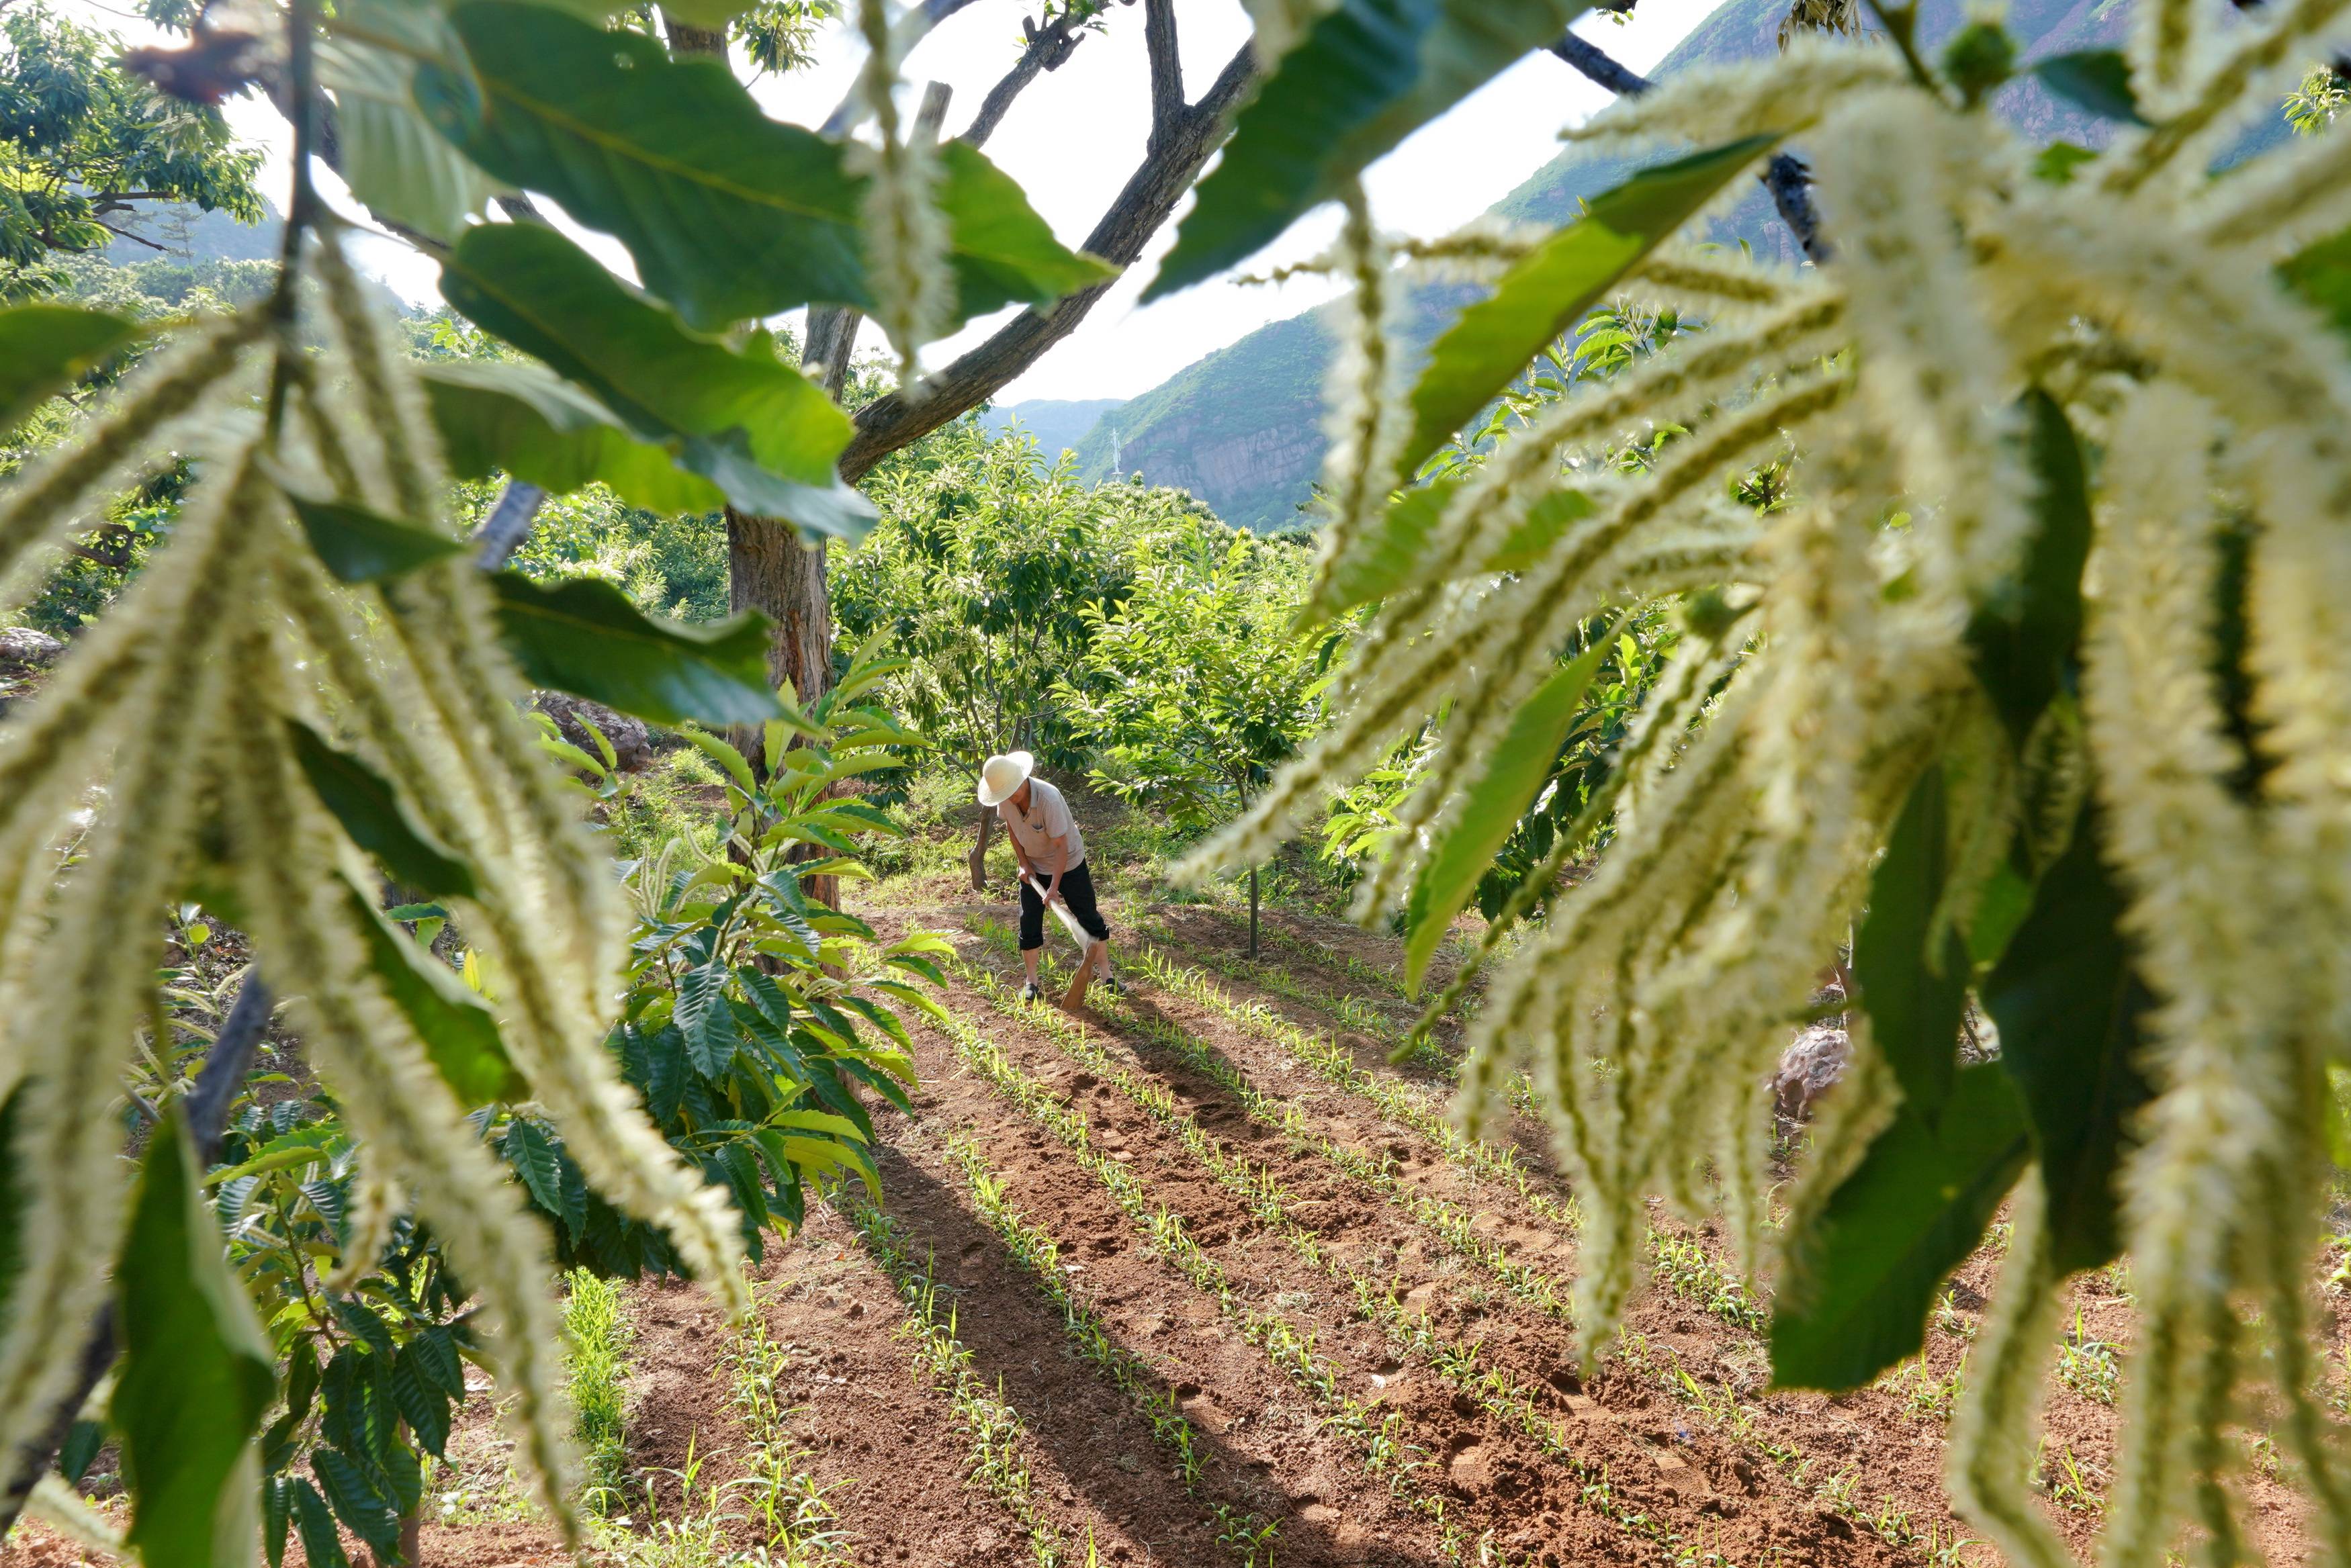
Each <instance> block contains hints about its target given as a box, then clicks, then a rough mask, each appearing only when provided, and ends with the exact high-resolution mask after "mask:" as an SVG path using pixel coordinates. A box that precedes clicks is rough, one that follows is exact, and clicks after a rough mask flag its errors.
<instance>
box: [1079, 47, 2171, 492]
mask: <svg viewBox="0 0 2351 1568" xmlns="http://www.w3.org/2000/svg"><path fill="white" fill-rule="evenodd" d="M2129 4H2130V0H2012V3H2011V5H2010V8H2009V15H2008V26H2009V31H2010V33H2011V35H2012V36H2014V37H2015V38H2016V39H2017V42H2018V45H2019V47H2020V48H2021V49H2022V53H2023V54H2024V56H2025V57H2026V58H2028V59H2030V58H2034V57H2039V56H2042V55H2050V54H2062V53H2065V52H2067V51H2070V50H2074V49H2085V48H2096V47H2111V46H2112V45H2113V44H2115V43H2116V41H2118V40H2119V38H2120V37H2121V36H2122V25H2123V18H2124V16H2126V13H2127V8H2128V5H2129ZM1921 9H1922V11H1923V13H1924V17H1925V20H1924V24H1923V26H1922V29H1921V30H1922V33H1923V34H1924V36H1925V37H1926V39H1927V40H1928V44H1929V45H1930V46H1939V44H1940V42H1941V41H1942V39H1943V38H1944V37H1945V36H1948V35H1949V33H1950V32H1951V31H1952V29H1953V28H1955V27H1956V26H1958V25H1959V21H1960V19H1961V16H1962V11H1963V7H1962V0H1925V3H1924V5H1923V6H1922V7H1921ZM1787 10H1788V0H1724V3H1723V4H1722V5H1719V6H1717V7H1716V9H1715V10H1714V11H1713V13H1712V14H1711V15H1709V16H1708V17H1707V19H1706V20H1705V21H1703V22H1701V23H1699V24H1698V27H1697V28H1696V29H1695V30H1694V31H1693V32H1692V33H1691V34H1690V35H1689V36H1688V37H1687V38H1684V39H1683V40H1682V41H1681V43H1679V44H1678V45H1677V46H1675V47H1674V50H1673V52H1672V53H1670V54H1668V55H1667V57H1666V58H1665V59H1664V60H1663V61H1662V62H1661V63H1660V64H1659V66H1658V67H1657V72H1656V74H1657V75H1659V76H1661V77H1662V76H1670V75H1671V74H1673V73H1674V72H1676V71H1678V70H1684V69H1687V68H1688V67H1691V66H1696V65H1718V64H1727V63H1729V62H1731V61H1735V60H1742V59H1754V58H1759V57H1763V56H1766V55H1769V54H1771V53H1773V52H1774V51H1776V49H1777V48H1778V35H1779V30H1780V19H1781V18H1782V16H1785V15H1787ZM1603 42H1605V40H1604V39H1603ZM1930 53H1931V48H1930ZM1567 68H1568V67H1565V66H1562V67H1560V69H1562V70H1566V69H1567ZM1998 106H1999V109H2000V110H2001V114H2002V115H2003V116H2004V117H2005V118H2007V119H2010V120H2011V121H2012V122H2013V123H2015V124H2016V125H2017V127H2018V128H2019V130H2021V131H2022V133H2023V134H2024V135H2025V137H2026V138H2027V139H2028V140H2032V141H2035V142H2045V141H2049V140H2056V139H2059V138H2063V139H2065V140H2074V141H2078V142H2082V143H2084V144H2085V145H2091V146H2095V145H2098V144H2100V143H2101V142H2102V141H2103V140H2104V136H2103V133H2102V131H2101V129H2100V128H2099V126H2098V124H2097V122H2095V121H2094V120H2092V119H2090V118H2089V117H2088V116H2086V115H2084V114H2082V113H2080V112H2079V111H2077V110H2075V109H2073V108H2072V107H2071V106H2069V105H2066V104H2064V103H2062V102H2060V101H2058V100H2056V99H2052V98H2051V97H2050V96H2049V95H2048V94H2047V93H2045V92H2044V91H2043V90H2042V88H2041V87H2040V85H2039V84H2038V83H2037V82H2025V83H2020V84H2016V85H2013V86H2011V87H2010V88H2008V89H2006V91H2005V92H2004V93H2003V94H2002V95H2001V98H2000V99H1999V100H1998ZM1636 166H1637V165H1636V162H1635V161H1634V160H1632V159H1628V158H1625V157H1622V156H1603V155H1595V154H1593V153H1592V152H1589V151H1584V150H1583V149H1581V148H1578V147H1574V146H1570V147H1568V148H1566V149H1565V150H1564V151H1562V152H1561V153H1560V154H1559V156H1558V157H1556V158H1553V159H1552V161H1550V162H1548V163H1546V164H1544V165H1543V166H1542V167H1541V169H1539V170H1537V171H1535V172H1534V173H1533V174H1531V175H1530V176H1528V178H1527V179H1526V180H1525V181H1524V182H1522V183H1521V184H1520V186H1519V187H1518V189H1516V190H1514V191H1512V192H1510V194H1509V195H1508V196H1506V197H1504V198H1503V199H1502V201H1501V202H1499V203H1497V204H1496V206H1495V208H1494V211H1495V212H1496V213H1498V214H1499V215H1501V216H1503V217H1507V218H1510V219H1514V220H1517V221H1520V222H1525V223H1562V222H1564V221H1566V220H1567V219H1568V218H1569V217H1571V216H1573V214H1574V213H1575V211H1576V203H1577V202H1580V201H1583V200H1584V199H1585V198H1587V197H1590V196H1593V195H1596V194H1597V193H1598V192H1602V191H1604V190H1607V189H1608V188H1609V187H1610V186H1612V185H1614V184H1617V183H1618V182H1621V181H1623V180H1624V179H1625V177H1626V176H1627V175H1628V174H1630V173H1631V172H1632V171H1633V170H1634V169H1635V167H1636ZM1718 232H1719V233H1720V234H1723V236H1724V237H1725V238H1731V237H1737V238H1741V239H1745V240H1746V241H1748V242H1749V243H1750V244H1753V245H1754V246H1755V247H1756V249H1757V250H1758V251H1759V252H1761V254H1766V255H1780V256H1783V257H1792V254H1793V252H1794V244H1793V242H1792V240H1791V239H1790V238H1789V237H1788V234H1787V231H1786V229H1785V227H1784V226H1783V225H1782V224H1781V223H1780V222H1779V219H1778V217H1777V216H1776V215H1775V214H1774V213H1773V212H1772V210H1771V202H1770V199H1769V198H1768V197H1766V196H1765V195H1764V193H1763V192H1762V189H1761V186H1760V185H1759V186H1757V187H1756V188H1754V190H1753V191H1752V192H1751V193H1750V196H1749V197H1748V199H1747V200H1745V201H1743V202H1740V204H1739V205H1738V206H1737V207H1736V208H1735V209H1734V210H1732V212H1731V213H1729V215H1728V217H1727V218H1726V219H1724V220H1723V222H1722V223H1721V224H1720V225H1719V229H1718ZM1476 297H1477V292H1476V291H1475V290H1473V289H1469V288H1466V287H1462V286H1443V287H1436V286H1428V287H1422V288H1419V289H1416V290H1415V291H1414V292H1413V294H1412V296H1411V298H1410V304H1409V306H1408V308H1407V311H1406V313H1405V321H1404V325H1403V335H1404V337H1405V342H1406V344H1407V346H1408V347H1409V348H1411V349H1412V351H1413V353H1414V354H1415V355H1418V354H1420V353H1423V352H1425V351H1426V348H1427V345H1428V344H1429V343H1430V342H1432V341H1434V340H1435V338H1436V337H1437V334H1438V333H1439V332H1440V331H1442V330H1443V329H1444V327H1445V326H1446V325H1447V323H1449V322H1450V321H1451V319H1452V318H1453V317H1454V316H1455V315H1456V314H1457V313H1458V312H1459V311H1460V310H1461V309H1462V307H1463V306H1466V305H1468V303H1469V302H1470V301H1471V300H1472V299H1474V298H1476ZM1331 308H1332V307H1331V306H1322V308H1321V309H1319V310H1313V311H1309V312H1307V313H1305V314H1304V315H1301V316H1293V317H1290V318H1289V319H1287V320H1283V321H1277V322H1274V323H1272V324H1271V325H1270V326H1266V327H1259V328H1258V329H1257V330H1256V331H1254V332H1252V333H1250V334H1249V336H1248V337H1243V338H1241V339H1240V340H1239V341H1238V342H1237V343H1234V344H1232V345H1230V346H1229V347H1228V348H1219V349H1217V351H1216V352H1215V353H1213V354H1211V355H1209V356H1208V357H1207V358H1205V359H1202V360H1200V361H1198V362H1197V363H1196V364H1193V365H1190V366H1187V367H1186V369H1183V370H1180V371H1178V372H1177V373H1176V374H1175V376H1173V377H1171V378H1170V379H1167V380H1165V381H1163V382H1161V383H1160V384H1159V385H1158V386H1156V387H1154V388H1153V389H1151V390H1150V391H1147V392H1145V393H1144V394H1143V395H1142V396H1141V397H1139V398H1136V399H1135V400H1133V401H1132V402H1130V403H1128V404H1126V405H1125V406H1124V407H1123V408H1122V409H1120V410H1118V413H1117V414H1116V416H1115V417H1113V418H1111V419H1106V420H1104V421H1102V422H1100V423H1098V424H1096V425H1095V426H1094V427H1093V429H1092V430H1090V431H1087V432H1086V434H1085V437H1084V439H1083V440H1081V441H1079V442H1078V444H1077V452H1078V463H1079V469H1080V472H1081V473H1082V474H1083V475H1085V476H1086V477H1088V478H1092V479H1100V478H1107V477H1109V476H1110V475H1111V473H1112V463H1111V447H1112V440H1113V433H1114V434H1115V437H1116V441H1117V445H1118V449H1119V450H1118V458H1119V462H1118V468H1119V471H1120V472H1124V473H1134V472H1141V473H1142V475H1143V476H1144V479H1145V480H1147V481H1149V482H1150V483H1153V484H1171V485H1179V486H1181V487H1183V488H1184V489H1186V490H1189V491H1190V492H1191V493H1193V494H1195V495H1196V496H1198V497H1199V498H1200V499H1201V500H1203V501H1205V502H1207V504H1209V505H1210V506H1212V507H1214V508H1215V509H1216V511H1217V515H1219V516H1221V517H1223V518H1225V519H1226V520H1227V521H1228V522H1230V523H1233V524H1238V525H1240V526H1244V527H1249V528H1255V529H1259V530H1264V529H1270V528H1278V527H1280V526H1283V525H1284V524H1289V523H1290V522H1292V521H1294V520H1295V518H1296V512H1297V508H1298V506H1299V504H1301V503H1302V502H1303V501H1304V500H1305V499H1306V497H1307V494H1308V492H1309V489H1310V487H1311V484H1312V483H1313V480H1314V476H1315V472H1316V470H1317V469H1318V468H1319V466H1320V465H1321V462H1322V449H1323V444H1324V443H1323V438H1322V426H1321V419H1322V380H1323V375H1324V370H1325V368H1326V367H1327V366H1328V365H1329V363H1330V358H1331V352H1332V343H1333V338H1332V332H1331V329H1330V327H1328V326H1326V325H1325V323H1324V319H1323V318H1324V316H1325V313H1327V312H1328V311H1329V310H1330V309H1331Z"/></svg>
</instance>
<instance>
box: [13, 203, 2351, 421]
mask: <svg viewBox="0 0 2351 1568" xmlns="http://www.w3.org/2000/svg"><path fill="white" fill-rule="evenodd" d="M2277 274H2278V277H2279V278H2280V279H2281V280H2282V281H2283V283H2284V284H2285V286H2287V287H2288V288H2290V289H2292V290H2293V291H2294V293H2296V294H2298V295H2300V296H2302V297H2303V299H2304V301H2305V302H2306V303H2308V304H2310V305H2312V306H2316V307H2317V309H2318V310H2319V312H2320V313H2321V314H2323V315H2324V316H2325V317H2326V320H2327V324H2328V325H2329V326H2331V327H2334V328H2335V336H2336V337H2344V338H2351V229H2346V230H2344V231H2343V232H2342V233H2341V234H2329V235H2328V236H2327V237H2326V238H2325V239H2323V240H2314V241H2313V242H2312V243H2311V244H2307V245H2304V247H2303V248H2302V249H2300V250H2298V251H2296V252H2295V253H2294V254H2292V255H2290V256H2288V257H2287V258H2286V259H2285V260H2283V261H2282V262H2280V263H2278V265H2277ZM0 320H5V317H0ZM0 423H5V421H0Z"/></svg>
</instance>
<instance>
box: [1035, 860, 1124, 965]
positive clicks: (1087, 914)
mask: <svg viewBox="0 0 2351 1568" xmlns="http://www.w3.org/2000/svg"><path fill="white" fill-rule="evenodd" d="M1055 896H1056V897H1057V898H1060V899H1061V902H1062V903H1063V904H1065V905H1067V906H1068V907H1069V911H1070V913H1071V914H1073V915H1075V916H1077V918H1078V924H1079V925H1081V926H1083V927H1084V928H1085V929H1086V931H1087V933H1088V934H1089V935H1091V936H1092V938H1093V939H1094V940H1096V941H1098V942H1102V941H1108V940H1110V926H1109V924H1108V923H1107V922H1105V921H1104V920H1103V919H1102V911H1101V910H1100V909H1096V908H1094V877H1093V873H1092V872H1091V871H1089V870H1087V869H1086V863H1085V862H1084V861H1082V860H1081V861H1079V862H1078V863H1077V864H1076V865H1075V866H1072V867H1070V868H1069V869H1068V870H1067V871H1064V872H1062V873H1061V888H1060V889H1059V890H1058V891H1057V893H1056V895H1055ZM1060 918H1061V917H1060V916H1058V915H1057V916H1055V917H1054V919H1060ZM1044 945H1045V900H1044V899H1042V898H1039V897H1038V896H1037V889H1036V888H1032V887H1030V886H1029V883H1028V881H1027V880H1026V879H1025V878H1024V879H1023V880H1022V881H1021V884H1020V950H1021V951H1022V952H1024V953H1025V952H1027V951H1029V950H1030V949H1031V948H1041V947H1043V946H1044Z"/></svg>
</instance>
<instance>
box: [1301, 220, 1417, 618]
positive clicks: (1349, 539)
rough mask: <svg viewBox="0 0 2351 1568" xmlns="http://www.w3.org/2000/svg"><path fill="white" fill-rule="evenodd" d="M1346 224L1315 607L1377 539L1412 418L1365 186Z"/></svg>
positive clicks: (1383, 253) (1383, 256)
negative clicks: (1399, 386) (1405, 425)
mask: <svg viewBox="0 0 2351 1568" xmlns="http://www.w3.org/2000/svg"><path fill="white" fill-rule="evenodd" d="M1342 199H1343V202H1344V204H1345V208H1346V219H1345V223H1344V224H1343V227H1342V228H1341V230H1340V234H1339V246H1338V252H1337V254H1338V256H1339V258H1340V260H1341V263H1342V265H1343V266H1344V268H1345V271H1346V274H1347V276H1348V278H1349V279H1350V280H1351V281H1352V282H1353V284H1354V289H1353V292H1352V293H1351V294H1350V295H1349V296H1347V298H1346V299H1345V300H1344V301H1343V302H1342V303H1341V306H1340V307H1339V318H1340V320H1341V322H1342V323H1343V325H1344V332H1343V336H1342V337H1341V339H1340V344H1339V352H1338V354H1337V355H1336V356H1335V357H1334V358H1333V359H1332V366H1331V378H1330V395H1329V398H1328V400H1327V401H1328V408H1329V411H1328V412H1327V413H1326V414H1325V415H1324V416H1323V421H1322V433H1323V435H1324V436H1325V437H1326V438H1327V439H1328V441H1329V442H1330V445H1329V447H1328V448H1327V449H1326V451H1325V453H1324V455H1323V459H1322V508H1323V513H1324V515H1325V517H1326V518H1327V521H1326V522H1325V523H1324V524H1323V527H1322V541H1321V548H1320V551H1319V553H1318V554H1317V556H1316V557H1315V566H1314V577H1313V581H1312V583H1311V586H1310V587H1309V589H1308V594H1307V597H1308V602H1309V603H1310V604H1312V605H1315V606H1317V607H1321V608H1322V609H1324V610H1325V611H1327V610H1328V609H1329V608H1330V607H1331V604H1330V592H1331V588H1332V578H1333V576H1334V575H1335V574H1336V573H1337V572H1338V571H1339V570H1340V568H1341V567H1342V566H1343V565H1345V563H1346V562H1347V560H1348V558H1349V557H1350V556H1353V554H1354V553H1356V552H1357V551H1358V550H1360V549H1361V548H1362V547H1363V545H1364V544H1365V543H1366V542H1367V540H1368V539H1369V538H1370V537H1371V536H1373V535H1375V533H1376V532H1377V525H1378V524H1379V522H1380V520H1381V518H1382V516H1383V515H1384V507H1385V505H1386V503H1387V497H1388V492H1389V490H1390V489H1391V488H1392V487H1393V486H1394V483H1395V452H1396V448H1397V444H1398V442H1399V441H1400V439H1401V435H1402V430H1401V425H1402V421H1403V418H1404V411H1403V410H1402V409H1401V408H1400V407H1399V406H1398V403H1397V400H1396V397H1395V380H1396V366H1395V347H1394V342H1393V339H1392V337H1391V322H1390V319H1389V318H1390V317H1392V316H1393V315H1394V314H1395V299H1394V294H1395V276H1394V274H1393V272H1392V271H1391V269H1390V267H1389V265H1388V252H1387V247H1386V246H1385V244H1383V243H1382V241H1381V239H1380V234H1379V231H1378V230H1377V229H1376V228H1374V226H1373V223H1372V213H1371V208H1370V205H1369V203H1367V202H1365V201H1364V190H1363V187H1362V186H1361V185H1355V184H1351V185H1349V186H1348V188H1347V189H1346V191H1345V192H1343V194H1342Z"/></svg>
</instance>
